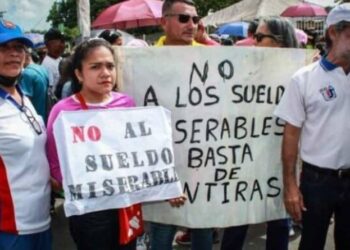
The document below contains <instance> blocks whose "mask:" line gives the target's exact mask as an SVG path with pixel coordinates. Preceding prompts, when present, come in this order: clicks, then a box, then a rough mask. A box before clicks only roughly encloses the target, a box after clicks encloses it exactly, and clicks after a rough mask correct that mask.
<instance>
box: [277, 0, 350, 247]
mask: <svg viewBox="0 0 350 250" xmlns="http://www.w3.org/2000/svg"><path fill="white" fill-rule="evenodd" d="M326 27H327V30H326V44H327V52H328V54H327V55H326V56H325V57H322V59H321V60H319V61H316V62H314V63H312V64H311V65H308V66H306V67H304V68H302V69H300V70H299V71H297V72H296V73H295V74H294V76H293V77H292V79H291V82H290V83H289V85H288V86H287V89H286V91H285V93H284V95H283V97H282V99H281V102H280V103H279V105H278V106H277V109H276V111H275V114H276V115H277V116H278V117H280V118H281V119H283V120H285V121H286V125H285V128H284V136H283V145H282V160H283V182H284V201H285V206H286V209H287V211H288V212H289V214H290V215H291V216H292V218H293V219H294V220H296V221H301V223H302V234H301V240H300V245H299V249H301V250H306V249H313V250H321V249H324V246H325V242H326V235H327V231H328V227H329V223H330V220H331V217H332V215H333V214H334V220H335V226H334V240H335V249H338V250H346V249H350V241H349V238H350V230H349V228H350V214H349V211H350V154H349V153H348V150H349V148H350V137H349V136H348V134H349V132H350V120H349V118H348V116H347V115H348V114H349V113H350V91H349V83H350V81H349V75H350V3H345V4H341V5H338V6H336V7H335V8H334V9H332V10H331V12H330V13H329V14H328V16H327V19H326ZM299 147H300V157H301V159H302V161H303V163H302V175H301V178H300V187H298V185H297V176H296V161H297V155H298V151H299Z"/></svg>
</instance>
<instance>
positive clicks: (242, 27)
mask: <svg viewBox="0 0 350 250" xmlns="http://www.w3.org/2000/svg"><path fill="white" fill-rule="evenodd" d="M248 26H249V23H247V22H234V23H227V24H224V25H222V26H220V27H219V29H218V30H217V31H216V33H217V34H219V35H230V36H241V37H247V36H248Z"/></svg>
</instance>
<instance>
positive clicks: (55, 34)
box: [41, 29, 65, 90]
mask: <svg viewBox="0 0 350 250" xmlns="http://www.w3.org/2000/svg"><path fill="white" fill-rule="evenodd" d="M44 40H45V45H46V48H47V54H46V56H45V58H44V60H43V62H42V63H41V64H42V66H44V67H45V68H46V69H47V71H48V72H49V80H50V86H51V87H52V88H53V90H55V88H56V85H57V82H58V79H59V78H60V73H59V71H58V65H59V63H60V61H61V59H62V58H61V56H62V54H63V52H64V49H65V36H64V35H63V34H62V33H61V32H60V31H59V30H57V29H50V30H49V31H48V32H46V33H45V35H44Z"/></svg>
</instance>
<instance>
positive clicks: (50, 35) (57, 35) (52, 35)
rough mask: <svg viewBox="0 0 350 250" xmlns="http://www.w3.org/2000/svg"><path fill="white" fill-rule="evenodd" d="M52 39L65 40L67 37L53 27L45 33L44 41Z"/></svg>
mask: <svg viewBox="0 0 350 250" xmlns="http://www.w3.org/2000/svg"><path fill="white" fill-rule="evenodd" d="M51 40H62V41H65V40H66V37H65V36H64V35H63V34H62V33H61V32H60V31H59V30H57V29H54V28H51V29H49V31H48V32H46V33H45V35H44V41H45V43H47V42H48V41H51Z"/></svg>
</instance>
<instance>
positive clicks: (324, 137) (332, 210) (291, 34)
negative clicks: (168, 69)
mask: <svg viewBox="0 0 350 250" xmlns="http://www.w3.org/2000/svg"><path fill="white" fill-rule="evenodd" d="M161 26H162V28H163V30H164V36H162V37H160V38H159V40H158V41H157V42H156V43H155V46H157V47H160V46H175V45H178V46H220V43H219V42H218V41H215V40H214V39H213V38H211V37H210V36H209V35H208V34H207V33H206V29H205V27H204V25H203V23H202V22H201V20H200V17H199V16H198V13H197V9H196V7H195V4H194V3H193V1H192V0H165V1H164V4H163V8H162V18H161ZM44 40H45V45H46V49H47V53H46V55H45V56H44V57H42V59H41V63H40V64H38V63H35V62H34V61H33V58H32V55H33V53H32V52H33V50H32V48H33V42H32V41H31V40H30V39H29V38H27V37H26V36H25V34H24V33H23V32H22V30H21V29H20V27H19V26H17V25H16V24H14V23H12V22H10V21H5V20H3V21H1V23H0V249H2V250H49V249H52V236H51V229H50V220H51V219H50V207H51V208H52V207H53V202H54V201H53V200H52V198H51V197H52V194H51V190H53V191H54V192H56V193H60V192H62V181H63V178H64V177H63V176H62V174H61V167H60V162H59V157H58V152H57V148H56V144H55V140H56V139H57V138H55V136H54V134H53V123H54V122H55V120H56V119H57V117H58V115H59V114H60V113H61V112H63V111H74V110H87V109H89V110H99V109H109V108H113V107H133V106H135V103H134V101H133V99H132V97H130V96H128V95H125V94H123V93H120V92H118V90H119V88H118V86H117V84H116V82H117V81H116V79H117V75H116V62H115V61H114V58H115V57H114V49H113V46H121V45H123V39H122V35H121V34H120V33H118V32H111V31H109V30H106V31H104V32H102V33H101V34H100V36H99V38H95V39H90V40H87V41H83V42H82V43H81V44H79V45H78V46H76V48H74V51H73V52H72V54H71V55H70V56H68V57H65V58H62V55H63V53H64V50H65V40H66V37H65V36H64V35H63V34H62V33H61V32H60V31H58V30H56V29H50V30H49V31H48V32H47V33H46V34H45V36H44ZM325 43H326V48H325V51H322V53H321V55H318V56H316V57H315V61H314V62H313V63H311V64H310V65H307V66H305V67H303V68H301V69H300V70H298V71H297V72H296V73H295V74H294V75H293V77H292V79H291V80H290V82H289V84H288V85H287V87H286V91H285V93H284V95H283V97H282V99H281V101H280V103H279V104H278V105H277V107H276V109H275V115H276V116H277V117H279V118H281V119H282V120H284V121H285V127H284V135H283V142H282V145H281V147H282V156H281V157H282V162H283V190H284V203H285V207H286V210H287V212H288V214H289V215H290V218H291V219H292V220H294V221H296V222H298V223H300V224H301V227H302V231H301V241H300V246H299V249H301V250H310V249H312V250H321V249H324V246H325V240H326V235H327V231H328V227H329V223H330V220H331V218H332V217H333V218H334V221H335V229H334V241H335V247H336V249H337V250H349V249H350V240H349V239H350V230H349V229H350V216H349V214H348V211H349V210H350V154H349V153H348V152H347V151H348V147H349V148H350V136H349V135H348V134H347V133H348V132H350V131H349V130H350V119H349V118H348V117H347V114H350V103H349V102H350V86H349V84H350V4H349V3H345V4H340V5H338V6H336V7H335V8H333V9H332V10H331V11H330V13H329V14H328V16H327V19H326V35H325ZM138 44H139V45H140V46H146V45H145V44H142V43H138ZM236 46H258V47H272V48H273V47H275V48H298V47H301V46H300V43H298V40H297V38H296V34H295V28H294V27H293V25H292V24H291V22H290V21H288V20H287V19H283V18H280V17H271V18H263V19H261V20H259V22H258V23H254V22H252V24H251V26H250V27H249V35H248V37H247V38H246V39H244V40H241V41H239V42H237V44H236ZM55 97H58V99H61V100H60V101H58V102H57V100H55ZM56 102H57V103H56ZM53 103H56V104H54V105H53ZM275 157H280V156H278V155H276V156H275ZM298 157H300V159H301V161H302V173H301V175H300V176H298V175H297V159H298ZM70 167H72V168H73V167H74V166H70ZM299 178H300V185H298V179H299ZM50 200H51V206H50ZM168 202H169V205H170V206H169V211H170V210H171V209H176V208H177V207H180V206H182V205H183V204H185V203H186V202H187V198H186V196H185V195H183V196H179V197H177V198H173V199H170V200H168ZM290 218H282V219H279V220H273V221H268V222H267V239H266V249H267V250H286V249H288V240H289V239H288V236H289V230H290V224H291V219H290ZM68 220H69V230H70V233H71V236H72V238H73V240H74V242H75V245H76V247H77V249H79V250H90V249H91V250H117V249H120V250H132V249H136V239H132V240H131V241H130V242H128V243H127V244H124V243H123V244H121V243H119V241H118V235H119V233H120V231H122V230H124V229H123V227H121V226H120V223H119V218H118V209H110V210H104V211H98V212H92V213H87V214H83V215H77V216H71V217H69V218H68ZM248 226H249V225H240V226H232V227H228V228H225V230H224V235H223V238H222V242H221V249H222V250H236V249H237V250H239V249H243V245H244V240H245V235H246V233H247V229H248ZM176 231H177V225H169V224H164V223H155V222H152V223H150V229H149V235H150V247H151V249H152V250H157V249H158V250H171V249H172V243H173V240H174V237H175V234H176ZM186 235H187V236H190V240H191V249H192V250H210V249H212V246H213V244H214V241H215V237H214V235H215V229H213V228H191V229H188V231H187V233H186ZM181 237H183V235H182V236H181ZM56 240H59V239H56ZM177 240H178V241H180V242H181V239H177Z"/></svg>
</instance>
